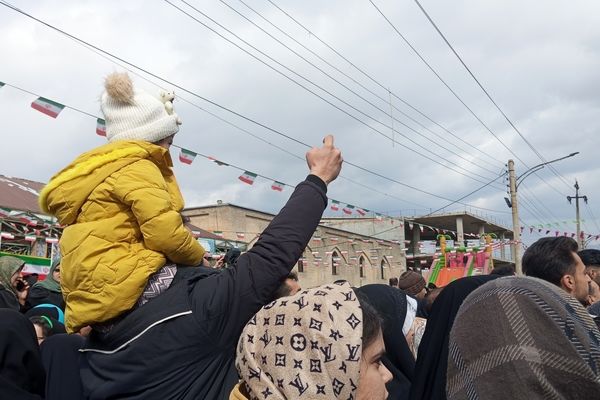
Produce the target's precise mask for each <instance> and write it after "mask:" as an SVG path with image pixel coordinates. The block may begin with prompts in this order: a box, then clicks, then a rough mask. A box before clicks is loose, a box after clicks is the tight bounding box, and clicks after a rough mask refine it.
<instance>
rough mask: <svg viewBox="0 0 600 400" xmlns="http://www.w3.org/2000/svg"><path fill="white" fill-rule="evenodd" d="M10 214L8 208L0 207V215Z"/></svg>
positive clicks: (6, 215)
mask: <svg viewBox="0 0 600 400" xmlns="http://www.w3.org/2000/svg"><path fill="white" fill-rule="evenodd" d="M8 216H10V210H9V209H8V208H4V207H0V217H8Z"/></svg>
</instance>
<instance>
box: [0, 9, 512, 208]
mask: <svg viewBox="0 0 600 400" xmlns="http://www.w3.org/2000/svg"><path fill="white" fill-rule="evenodd" d="M0 4H1V5H3V6H5V7H7V8H10V9H12V10H14V11H16V12H18V13H20V14H22V15H24V16H26V17H28V18H30V19H32V20H34V21H36V22H38V23H40V24H42V25H44V26H46V27H48V28H50V29H52V30H54V31H56V32H59V33H61V34H62V35H64V36H66V37H68V38H70V39H72V40H74V41H76V42H78V43H80V44H82V45H84V46H86V47H87V48H91V49H94V50H97V51H99V52H101V53H103V54H105V55H107V56H109V57H111V58H113V59H116V60H118V61H120V62H122V63H124V64H126V65H128V66H130V67H132V68H135V69H137V70H139V71H141V72H143V73H145V74H147V75H148V76H151V77H153V78H155V79H158V80H160V81H162V82H164V83H166V84H168V85H170V86H171V87H175V88H177V89H179V90H181V91H183V92H185V93H188V94H190V95H191V96H193V97H196V98H198V99H201V100H203V101H206V102H207V103H209V104H212V105H214V106H215V107H218V108H220V109H222V110H225V111H227V112H229V113H231V114H233V115H235V116H237V117H239V118H242V119H244V120H246V121H248V122H251V123H253V124H255V125H258V126H260V127H262V128H264V129H266V130H268V131H270V132H273V133H275V134H277V135H279V136H282V137H285V138H287V139H289V140H291V141H293V142H295V143H298V144H300V145H303V146H305V147H307V148H311V147H312V146H310V145H308V144H306V143H304V142H302V141H300V140H298V139H296V138H294V137H292V136H289V135H287V134H285V133H283V132H281V131H279V130H276V129H274V128H271V127H269V126H267V125H265V124H263V123H261V122H258V121H256V120H254V119H252V118H250V117H247V116H245V115H243V114H240V113H238V112H236V111H234V110H231V109H229V108H227V107H225V106H223V105H221V104H218V103H216V102H215V101H212V100H210V99H208V98H206V97H203V96H201V95H199V94H198V93H196V92H193V91H191V90H189V89H186V88H185V87H183V86H181V85H178V84H176V83H174V82H172V81H169V80H167V79H165V78H162V77H160V76H159V75H157V74H155V73H153V72H150V71H148V70H147V69H144V68H142V67H139V66H137V65H136V64H134V63H132V62H130V61H127V60H125V59H123V58H121V57H119V56H116V55H114V54H112V53H110V52H108V51H106V50H103V49H101V48H100V47H98V46H95V45H93V44H91V43H89V42H86V41H84V40H83V39H79V38H78V37H76V36H74V35H72V34H70V33H68V32H66V31H64V30H61V29H59V28H57V27H55V26H53V25H51V24H49V23H47V22H45V21H43V20H41V19H39V18H37V17H34V16H33V15H31V14H29V13H27V12H25V11H23V10H20V9H18V8H16V7H14V6H12V5H11V4H9V3H7V2H5V1H0ZM344 163H345V164H347V165H350V166H352V167H354V168H357V169H359V170H361V171H363V172H366V173H368V174H370V175H373V176H377V177H379V178H382V179H384V180H387V181H389V182H392V183H395V184H398V185H400V186H403V187H406V188H409V189H412V190H415V191H417V192H419V193H423V194H426V195H429V196H432V197H436V198H439V199H442V200H447V201H454V200H453V199H450V198H448V197H445V196H441V195H438V194H434V193H432V192H429V191H427V190H423V189H419V188H417V187H415V186H413V185H409V184H406V183H404V182H401V181H398V180H397V179H394V178H390V177H387V176H385V175H383V174H381V173H378V172H376V171H372V170H370V169H368V168H366V167H363V166H360V165H358V164H355V163H352V162H349V161H344ZM458 204H463V205H466V206H468V207H472V208H475V209H480V210H484V211H490V212H494V213H501V214H506V213H507V212H505V211H498V210H494V209H490V208H485V207H478V206H473V205H471V204H468V203H464V202H458Z"/></svg>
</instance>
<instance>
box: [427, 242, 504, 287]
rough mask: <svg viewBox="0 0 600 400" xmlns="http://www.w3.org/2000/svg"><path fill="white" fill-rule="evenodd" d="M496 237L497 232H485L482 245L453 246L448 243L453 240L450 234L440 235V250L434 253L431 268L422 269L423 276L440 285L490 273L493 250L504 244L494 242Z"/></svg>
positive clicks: (492, 263) (492, 262)
mask: <svg viewBox="0 0 600 400" xmlns="http://www.w3.org/2000/svg"><path fill="white" fill-rule="evenodd" d="M494 239H496V235H495V234H493V233H490V234H484V235H481V237H480V244H481V245H480V246H471V247H465V246H458V247H456V248H453V247H448V246H447V245H446V243H447V241H450V240H451V237H450V236H449V235H438V236H437V241H438V242H439V251H436V252H435V254H434V255H433V261H432V263H431V266H430V267H429V269H424V270H423V271H422V274H423V277H424V278H425V280H426V281H427V282H428V283H433V284H435V285H436V286H438V287H440V286H446V285H447V284H449V283H450V282H452V281H454V280H456V279H458V278H462V277H465V276H472V275H482V274H483V275H485V274H489V273H490V271H491V270H492V268H494V260H493V256H492V254H493V251H494V249H495V248H497V247H499V246H502V245H503V244H502V243H494ZM436 250H437V249H436Z"/></svg>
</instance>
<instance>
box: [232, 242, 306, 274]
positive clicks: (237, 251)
mask: <svg viewBox="0 0 600 400" xmlns="http://www.w3.org/2000/svg"><path fill="white" fill-rule="evenodd" d="M241 254H242V252H241V251H240V249H229V250H227V253H225V257H223V262H224V263H225V265H227V266H228V267H231V266H233V265H235V263H236V262H237V259H238V258H239V257H240V255H241ZM296 280H297V279H296Z"/></svg>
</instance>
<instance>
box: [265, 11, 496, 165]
mask: <svg viewBox="0 0 600 400" xmlns="http://www.w3.org/2000/svg"><path fill="white" fill-rule="evenodd" d="M267 1H268V2H269V3H271V4H272V5H273V6H274V7H275V8H277V9H278V10H279V11H281V12H282V13H283V14H284V15H286V16H287V17H288V18H290V19H291V20H292V21H294V22H295V23H296V24H297V25H299V26H300V27H301V28H302V29H304V30H305V31H306V32H307V33H308V34H309V35H311V36H312V37H314V38H315V39H317V40H318V41H319V42H320V43H322V44H323V45H324V46H325V47H327V48H328V49H330V50H331V51H332V52H333V53H335V54H336V55H337V56H339V57H340V58H341V59H343V60H344V61H345V62H347V63H348V64H349V65H350V66H352V67H353V68H354V69H356V70H357V71H358V72H360V73H361V74H363V75H364V76H365V77H367V78H368V79H369V80H371V81H372V82H373V83H375V84H376V85H377V86H379V87H381V88H382V89H383V90H385V91H386V92H387V91H388V90H389V88H388V87H386V86H384V85H383V84H382V83H380V82H379V81H377V80H376V79H375V78H373V77H372V76H371V75H369V74H368V73H367V72H365V71H364V70H363V69H362V68H360V67H358V66H357V65H356V64H355V63H353V62H352V61H350V60H349V59H348V58H346V57H345V56H344V55H343V54H341V53H340V52H339V51H337V50H336V49H335V48H334V47H333V46H331V45H330V44H328V43H327V42H325V41H324V40H323V39H321V38H320V37H319V36H318V35H316V34H315V33H314V32H312V31H311V30H310V29H308V28H307V27H306V26H305V25H303V24H302V23H301V22H299V21H298V20H297V19H295V18H294V17H293V16H291V15H290V14H289V13H288V12H287V11H285V10H284V9H282V8H281V7H279V6H278V5H277V4H275V3H274V2H273V1H272V0H267ZM391 93H392V96H394V97H395V98H396V99H398V100H400V101H401V102H402V103H403V104H405V105H406V106H407V107H409V108H411V109H412V110H414V111H415V112H417V113H418V114H419V115H421V116H422V117H423V118H425V119H427V120H428V121H430V122H431V123H433V124H434V125H436V126H438V127H439V128H441V129H442V130H444V131H445V132H447V133H448V134H450V135H452V136H453V137H454V138H455V139H457V140H459V141H460V142H462V143H464V144H465V145H467V146H472V144H470V143H468V142H466V141H465V140H464V139H462V138H461V137H460V136H458V135H457V134H455V133H453V132H452V131H450V130H449V129H448V128H446V127H444V126H443V125H441V124H439V123H438V122H436V121H435V120H433V119H432V118H431V117H429V116H428V115H427V114H425V113H424V112H422V111H421V110H419V109H418V108H416V107H415V106H413V105H412V104H410V103H409V102H408V101H406V100H405V99H403V98H402V97H400V96H398V95H397V94H395V93H394V92H391ZM473 148H474V149H475V150H476V151H478V152H479V153H481V154H483V155H485V156H487V157H489V158H490V159H492V160H494V161H496V162H499V163H502V164H503V162H502V161H500V160H499V159H497V158H495V157H494V156H493V155H491V154H489V153H486V152H484V151H482V150H481V149H479V148H478V147H477V146H474V147H473Z"/></svg>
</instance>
